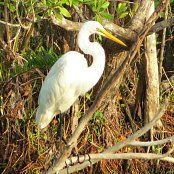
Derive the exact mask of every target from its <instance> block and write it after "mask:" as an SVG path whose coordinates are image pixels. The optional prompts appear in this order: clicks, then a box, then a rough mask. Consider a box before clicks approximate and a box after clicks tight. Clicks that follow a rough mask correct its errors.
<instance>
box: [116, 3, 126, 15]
mask: <svg viewBox="0 0 174 174" xmlns="http://www.w3.org/2000/svg"><path fill="white" fill-rule="evenodd" d="M127 8H128V7H127V5H126V3H121V2H120V3H119V4H118V7H117V12H118V13H122V12H125V11H126V10H127Z"/></svg>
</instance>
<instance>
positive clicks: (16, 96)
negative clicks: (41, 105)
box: [0, 1, 174, 174]
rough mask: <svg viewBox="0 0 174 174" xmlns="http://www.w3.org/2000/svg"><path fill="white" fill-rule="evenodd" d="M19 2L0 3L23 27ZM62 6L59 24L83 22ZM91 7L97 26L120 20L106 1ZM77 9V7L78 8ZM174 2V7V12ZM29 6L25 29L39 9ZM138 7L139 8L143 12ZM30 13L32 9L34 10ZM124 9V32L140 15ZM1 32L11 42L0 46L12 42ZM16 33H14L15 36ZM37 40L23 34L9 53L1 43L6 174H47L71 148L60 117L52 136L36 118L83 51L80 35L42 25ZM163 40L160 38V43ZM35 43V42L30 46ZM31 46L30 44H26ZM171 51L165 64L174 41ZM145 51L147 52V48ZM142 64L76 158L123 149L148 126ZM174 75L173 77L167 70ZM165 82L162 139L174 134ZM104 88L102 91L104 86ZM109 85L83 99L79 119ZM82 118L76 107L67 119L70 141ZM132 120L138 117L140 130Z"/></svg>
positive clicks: (143, 165) (93, 169) (0, 134)
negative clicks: (139, 101) (62, 64)
mask: <svg viewBox="0 0 174 174" xmlns="http://www.w3.org/2000/svg"><path fill="white" fill-rule="evenodd" d="M4 2H5V1H4ZM14 2H15V1H13V2H11V6H9V4H10V2H8V3H7V5H5V4H4V3H0V10H1V11H0V18H1V19H2V17H4V16H3V14H2V9H3V8H4V7H5V6H6V7H8V8H7V9H6V10H7V11H8V15H9V19H11V21H10V22H14V23H16V21H18V20H17V16H16V15H15V17H14V18H13V17H12V15H14V14H16V13H15V11H14V8H13V7H15V5H14ZM45 2H46V1H45ZM51 2H52V1H50V3H47V4H46V5H45V8H46V9H45V8H44V6H41V8H40V9H39V10H38V8H36V9H37V10H38V11H37V10H36V11H35V13H36V15H38V16H40V15H43V16H46V17H49V15H50V14H51V9H53V11H55V8H53V7H54V6H53V4H51ZM60 2H61V1H59V2H58V3H59V4H58V9H59V12H60V13H57V17H60V14H61V15H63V16H64V17H68V16H69V14H70V13H72V16H73V17H72V18H74V20H78V19H79V18H78V17H77V16H76V15H75V14H74V9H72V8H70V7H71V6H69V5H67V4H66V5H64V4H63V1H62V4H61V3H60ZM69 2H71V1H69ZM79 2H82V1H79ZM79 2H78V3H79ZM85 2H86V3H85V4H80V5H82V6H83V7H84V8H86V7H88V6H90V7H93V8H89V10H86V15H88V16H90V15H89V12H91V10H93V12H91V14H93V18H92V17H91V19H97V20H99V21H100V20H101V19H102V17H106V18H107V19H110V18H112V17H113V15H109V14H108V15H107V13H106V11H107V10H106V9H108V5H109V4H108V3H105V1H102V2H103V4H105V5H103V6H102V2H101V3H98V1H96V2H97V4H93V3H92V2H90V3H89V4H88V1H85ZM25 3H26V4H25ZM75 3H77V2H76V1H75ZM172 3H173V1H172V2H171V5H172ZM29 4H30V2H29V1H26V2H25V1H21V2H20V4H19V6H20V7H23V6H24V7H25V8H24V10H22V8H21V9H20V10H21V11H20V15H21V16H20V17H21V18H22V17H23V18H22V19H23V22H25V20H27V17H29V16H28V15H27V14H28V13H29V14H30V15H33V12H32V13H31V11H32V8H33V7H35V5H36V4H34V5H33V6H30V5H29ZM117 5H118V4H117ZM137 6H138V5H137V4H136V8H137ZM2 7H3V8H2ZM26 7H30V8H28V9H27V8H26ZM36 7H37V6H36ZM65 7H66V8H65ZM94 7H95V8H94ZM99 7H100V8H99ZM116 7H117V8H116V11H117V15H115V20H116V21H117V23H118V24H120V25H126V24H127V23H128V20H129V19H131V17H132V15H133V13H135V12H136V8H131V5H130V4H128V5H126V4H121V5H118V6H116ZM66 9H68V10H69V11H68V10H66ZM103 9H104V10H103ZM130 9H132V11H131V10H130ZM105 10H106V11H105ZM42 13H43V14H42ZM171 13H172V11H171ZM162 15H163V14H162ZM170 15H171V16H172V14H170ZM24 17H26V18H24ZM3 20H4V19H3ZM46 24H47V25H46ZM1 25H2V26H3V27H2V28H1V29H3V32H1V33H0V34H2V35H3V36H2V35H0V39H1V41H2V40H3V41H7V35H8V34H7V28H6V29H5V27H4V25H3V24H1ZM21 30H22V29H21ZM0 31H1V30H0ZM15 31H16V30H13V32H14V33H15ZM173 32H174V31H173V28H172V27H171V28H170V29H169V30H168V38H170V37H172V35H173ZM29 33H30V32H29V31H25V30H24V31H23V30H22V31H20V35H19V36H17V37H16V39H15V41H14V42H12V43H13V45H10V44H9V45H8V42H7V47H4V45H3V42H0V46H1V49H0V115H1V116H0V172H1V173H3V174H11V173H13V174H19V173H20V174H24V173H25V174H41V173H43V172H44V171H46V170H47V169H48V168H49V167H50V166H51V165H52V164H53V163H54V161H55V160H56V159H57V158H58V156H59V155H60V153H61V152H62V150H63V148H64V147H65V143H64V142H63V141H62V140H60V138H59V137H58V133H57V128H58V124H59V118H55V119H54V120H53V121H52V122H51V123H50V125H49V126H48V128H47V130H45V131H40V130H38V128H37V125H36V123H35V113H36V109H37V106H38V104H37V99H38V94H39V91H40V88H41V85H42V82H43V80H44V78H45V75H46V74H47V73H48V71H49V69H50V68H51V66H52V65H53V64H54V63H55V61H56V60H57V59H58V58H59V57H60V56H61V54H62V53H63V52H65V50H71V49H73V50H75V49H76V46H74V45H76V42H75V37H76V32H69V33H68V34H67V31H65V30H63V29H61V28H56V27H55V26H54V25H52V24H51V23H49V22H48V21H47V23H43V24H42V23H39V24H38V25H36V26H34V29H32V31H31V33H32V34H31V35H29ZM12 35H13V33H11V37H12ZM24 36H25V37H24ZM67 37H68V39H67ZM40 38H42V39H40ZM159 38H160V36H158V39H159ZM27 39H29V41H30V42H28V43H25V40H27ZM62 39H63V41H62ZM60 40H61V41H60ZM70 40H71V45H70V44H69V45H68V43H67V42H70ZM23 43H25V44H24V45H22V44H23ZM55 43H56V44H55ZM40 45H42V46H40ZM72 45H73V47H72ZM103 47H104V48H106V47H107V45H103ZM165 48H166V50H169V49H170V55H168V53H169V51H166V52H165V56H166V59H165V64H167V59H169V57H170V58H171V55H173V54H174V49H173V48H174V43H173V41H172V40H170V39H169V41H168V43H167V47H165ZM76 50H77V49H76ZM141 51H142V52H143V51H144V50H143V48H142V50H141ZM113 52H114V50H113ZM107 56H108V55H107ZM114 57H115V58H116V59H117V60H119V57H120V53H118V54H114ZM172 58H173V57H172ZM170 60H171V59H170ZM172 60H173V59H172ZM108 64H109V65H108V66H111V65H112V63H110V62H109V63H108ZM138 64H139V60H136V61H134V62H133V63H132V67H130V68H129V69H128V70H127V72H128V73H126V74H125V75H124V77H123V79H122V83H121V85H120V87H119V89H117V90H115V89H113V90H112V91H111V93H110V94H108V95H107V97H106V98H105V99H104V101H103V103H102V105H101V106H100V108H99V110H98V111H97V112H95V113H94V115H93V118H92V119H91V120H90V122H89V124H88V125H87V127H86V128H85V130H84V131H83V133H82V134H81V136H80V138H79V139H78V142H77V147H76V148H75V149H74V150H73V151H74V153H75V154H78V155H81V154H82V155H83V154H88V153H99V152H102V151H103V150H104V149H107V148H108V147H111V146H113V145H114V144H116V143H117V142H120V141H122V140H125V139H126V138H127V137H129V136H130V135H131V134H133V133H134V131H136V130H138V129H139V128H141V127H143V121H144V118H143V117H138V116H136V117H133V116H135V114H134V103H135V96H136V88H137V81H138V76H139V75H138V71H137V65H138ZM169 64H170V63H169ZM134 65H135V66H134ZM114 68H115V67H114ZM167 68H168V69H169V70H170V72H169V71H167V70H168V69H167ZM165 69H166V74H167V75H169V77H172V76H173V70H174V68H173V69H172V66H170V67H169V66H166V67H165ZM163 77H164V78H163V79H164V80H165V83H166V84H167V88H166V87H165V88H161V91H160V92H161V95H160V102H161V103H163V101H164V100H165V98H167V99H168V101H169V106H168V109H167V111H166V113H165V114H164V116H163V117H162V119H161V121H162V123H163V128H162V129H157V130H156V133H155V137H154V139H155V140H158V139H162V138H165V137H168V136H172V135H174V91H173V81H172V80H171V81H170V82H169V79H167V78H166V76H165V74H164V76H163ZM105 79H106V76H105V73H104V75H103V77H102V80H103V81H104V80H105ZM100 83H101V84H102V82H101V81H100ZM168 84H170V85H168ZM101 86H102V85H101ZM101 86H100V85H98V86H97V87H96V88H97V89H94V90H92V91H90V92H89V93H87V94H86V96H85V97H80V99H79V101H80V102H79V103H80V104H79V112H78V114H77V116H78V119H80V118H81V117H82V116H83V115H84V113H85V112H86V111H87V109H89V107H90V106H91V104H92V102H93V100H94V98H95V95H96V93H97V92H98V91H100V89H101ZM163 86H165V85H163ZM74 115H75V113H74V109H73V107H72V108H71V109H70V110H69V111H68V112H67V114H66V117H64V125H63V136H64V138H65V139H67V140H68V139H69V138H70V136H71V135H72V127H73V117H74ZM130 116H131V117H132V118H133V124H132V120H131V119H130ZM140 140H142V141H148V140H149V139H148V135H144V136H143V137H141V138H140ZM170 146H171V144H165V145H163V146H155V147H154V148H153V149H150V151H151V152H154V153H159V152H161V153H165V152H166V151H167V150H168V149H169V147H170ZM119 152H124V153H127V152H144V153H146V152H147V148H144V147H126V148H123V149H122V150H120V151H119ZM119 152H118V153H119ZM172 155H173V154H172ZM79 173H106V174H107V173H132V174H134V173H136V174H138V173H139V174H140V173H141V174H148V173H160V174H163V173H168V174H171V173H174V164H172V163H169V162H162V161H158V160H141V159H134V160H102V161H101V162H100V163H97V164H95V165H94V166H90V167H88V168H87V169H84V170H83V171H81V172H79Z"/></svg>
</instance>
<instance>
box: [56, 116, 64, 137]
mask: <svg viewBox="0 0 174 174" xmlns="http://www.w3.org/2000/svg"><path fill="white" fill-rule="evenodd" d="M58 116H59V120H60V121H59V126H58V128H57V135H58V137H59V138H60V139H61V140H62V137H63V130H62V126H63V123H64V120H63V117H64V114H59V115H58Z"/></svg>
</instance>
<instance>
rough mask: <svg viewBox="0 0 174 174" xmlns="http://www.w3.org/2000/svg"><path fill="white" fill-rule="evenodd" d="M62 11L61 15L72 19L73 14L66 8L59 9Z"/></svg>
mask: <svg viewBox="0 0 174 174" xmlns="http://www.w3.org/2000/svg"><path fill="white" fill-rule="evenodd" d="M58 8H59V10H60V13H61V14H62V15H63V16H65V17H71V14H70V13H69V12H68V10H67V9H66V8H64V7H58Z"/></svg>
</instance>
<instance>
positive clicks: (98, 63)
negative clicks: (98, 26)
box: [78, 30, 105, 91]
mask: <svg viewBox="0 0 174 174" xmlns="http://www.w3.org/2000/svg"><path fill="white" fill-rule="evenodd" d="M91 34H93V33H92V32H89V30H81V31H80V32H79V34H78V46H79V47H80V49H81V50H82V51H83V52H84V53H85V54H89V55H91V56H92V58H93V60H92V64H91V65H90V66H89V67H87V68H86V70H85V75H84V76H85V77H84V80H85V79H87V80H86V90H87V91H88V90H90V89H91V86H94V85H95V84H96V83H97V82H98V80H99V79H100V77H101V75H102V73H103V71H104V67H105V52H104V49H103V48H102V47H101V46H100V44H99V43H97V42H90V40H89V36H90V35H91ZM88 85H89V86H88Z"/></svg>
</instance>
